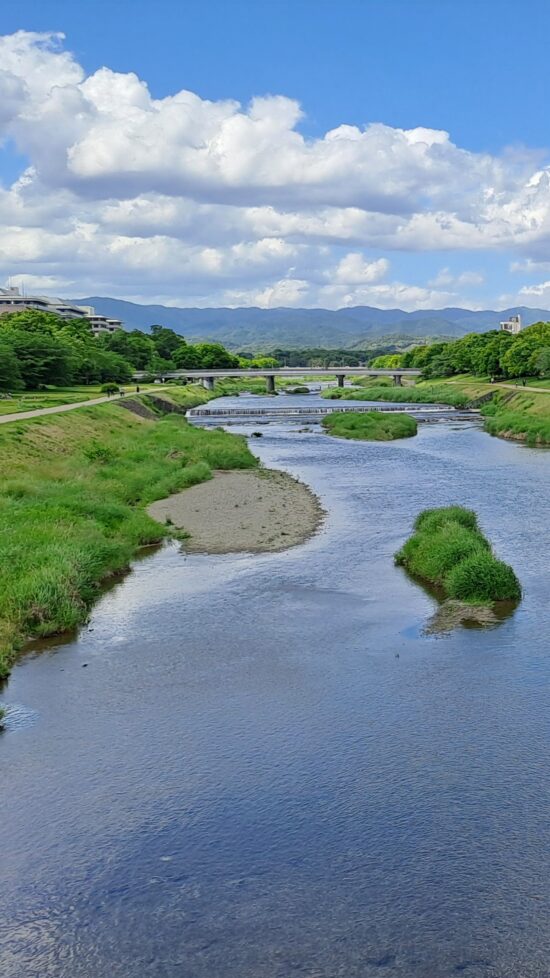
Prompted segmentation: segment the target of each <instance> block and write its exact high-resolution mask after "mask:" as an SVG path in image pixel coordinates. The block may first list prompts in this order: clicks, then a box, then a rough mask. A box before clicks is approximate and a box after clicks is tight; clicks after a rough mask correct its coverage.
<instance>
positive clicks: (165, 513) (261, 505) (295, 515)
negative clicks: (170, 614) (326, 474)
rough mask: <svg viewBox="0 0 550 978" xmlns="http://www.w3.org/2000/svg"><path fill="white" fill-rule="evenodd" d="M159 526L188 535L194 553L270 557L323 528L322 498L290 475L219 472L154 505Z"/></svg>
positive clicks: (152, 511) (188, 545) (151, 511)
mask: <svg viewBox="0 0 550 978" xmlns="http://www.w3.org/2000/svg"><path fill="white" fill-rule="evenodd" d="M148 513H149V515H150V516H152V517H153V519H155V520H158V522H159V523H164V524H166V523H167V522H168V524H169V525H173V526H175V527H178V529H182V530H185V531H186V533H188V534H189V539H188V540H187V541H186V543H185V549H186V550H187V551H188V552H190V553H211V554H227V553H266V552H276V551H279V550H286V549H287V548H288V547H295V546H296V545H297V544H300V543H303V542H304V541H305V540H307V539H308V538H309V537H310V536H312V535H313V534H314V533H315V532H316V530H317V529H318V528H319V526H320V524H321V521H322V518H323V511H322V509H321V506H320V504H319V501H318V499H317V497H316V496H315V495H314V494H313V493H312V492H311V490H310V489H309V488H308V487H307V486H305V485H304V484H303V483H302V482H298V481H297V480H296V479H293V478H292V476H290V475H288V474H287V473H286V472H277V471H273V470H269V469H268V470H251V471H246V472H214V473H213V479H212V480H211V481H210V482H208V483H206V484H204V485H201V486H195V487H194V488H191V489H186V490H185V491H184V492H180V493H177V494H175V495H172V496H170V497H169V498H168V499H163V500H159V501H158V502H154V503H152V505H151V506H149V508H148Z"/></svg>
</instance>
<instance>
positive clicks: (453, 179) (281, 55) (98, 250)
mask: <svg viewBox="0 0 550 978" xmlns="http://www.w3.org/2000/svg"><path fill="white" fill-rule="evenodd" d="M15 32H26V33H24V34H20V35H17V36H16V40H13V36H14V34H15ZM51 33H62V34H64V36H65V37H64V40H60V39H59V38H57V39H55V40H47V39H45V37H38V35H40V34H42V35H46V34H51ZM0 34H1V35H3V39H4V44H5V47H4V51H3V52H2V51H0V86H1V84H2V79H3V83H4V85H5V86H6V87H5V92H3V90H2V89H1V87H0V95H3V99H0V105H1V104H2V102H3V104H4V105H5V106H7V108H6V111H5V113H4V115H5V116H6V117H5V118H4V117H3V115H2V109H1V108H0V139H2V140H3V142H2V143H1V144H0V146H1V148H0V180H1V185H2V188H3V189H2V191H1V192H0V219H2V223H3V224H4V225H7V227H8V229H9V232H10V233H9V235H8V240H7V243H5V245H4V249H5V250H4V253H2V251H0V278H1V277H2V276H4V277H6V276H8V275H9V276H11V277H12V278H13V279H14V280H18V278H17V277H18V276H23V278H22V279H21V281H24V282H25V284H26V285H27V287H29V288H30V287H31V286H33V285H34V286H36V287H40V288H42V289H43V290H44V291H52V290H54V291H64V292H65V293H66V294H68V295H73V296H77V295H83V294H85V293H86V294H89V293H91V292H93V293H95V294H99V293H101V294H112V295H119V296H123V297H126V298H131V299H135V300H137V301H166V302H169V303H181V304H200V305H209V304H213V305H214V304H231V305H239V304H246V305H250V304H259V305H286V304H289V305H328V306H332V307H336V306H338V305H353V304H356V303H357V304H372V305H383V306H386V307H390V306H393V305H398V306H401V307H404V308H417V307H418V308H422V307H429V306H431V305H436V306H442V305H447V304H452V305H457V304H466V305H469V306H472V307H482V306H486V305H492V306H501V307H502V306H503V305H505V304H512V303H514V304H515V303H516V302H517V303H521V304H525V305H529V306H541V307H545V306H549V305H550V246H549V243H548V242H549V241H550V236H549V228H550V179H549V175H548V172H547V166H548V164H549V163H550V146H549V144H550V133H549V131H548V123H547V117H548V116H547V105H548V102H549V96H550V81H549V71H548V67H547V63H548V56H547V38H548V36H549V34H550V5H549V4H548V3H543V2H539V0H526V2H522V3H520V2H519V0H509V2H506V0H498V2H496V0H485V2H484V0H478V2H472V0H461V2H460V3H458V2H456V0H408V2H406V0H376V2H372V0H362V2H359V0H340V3H333V2H328V0H294V2H292V3H290V2H287V0H277V2H265V0H256V2H253V0H232V2H231V3H227V2H226V3H221V2H219V0H201V2H196V0H183V2H182V0H180V2H176V0H174V2H166V0H157V2H155V3H152V2H150V3H146V2H144V0H134V2H132V3H129V2H110V3H106V2H104V0H96V2H95V3H92V2H88V0H83V2H81V3H79V4H72V3H69V2H68V0H67V2H55V0H42V2H35V0H32V2H31V0H22V2H20V3H19V4H18V6H17V8H16V7H15V5H11V9H6V8H5V9H4V10H3V12H2V15H1V16H0ZM10 37H11V40H10ZM2 53H3V55H4V56H1V55H2ZM105 69H107V70H106V71H105ZM2 71H3V75H2ZM134 75H137V76H138V78H139V79H140V81H141V82H142V83H143V84H144V86H145V89H144V88H143V85H142V86H140V84H139V83H138V82H135V84H134V82H133V81H132V79H133V78H134ZM8 76H9V77H8ZM144 91H145V92H146V96H145V95H144V94H143V92H144ZM182 91H187V92H191V93H193V96H192V99H191V100H190V101H189V100H186V98H182V97H177V98H176V104H175V105H174V99H173V97H174V96H177V93H180V92H182ZM6 93H7V94H6ZM60 93H62V95H61V94H60ZM252 100H256V102H253V101H252ZM258 100H260V101H258ZM251 101H252V104H253V106H254V105H256V106H257V108H251ZM232 103H235V104H233V107H232V108H230V107H229V106H231V104H232ZM236 103H239V105H236ZM298 105H299V107H300V108H299V110H298V108H297V106H298ZM258 106H259V107H258ZM335 132H336V136H334V135H330V134H331V133H335ZM152 133H153V135H151V134H152ZM327 133H328V134H329V135H328V136H327ZM403 133H404V134H405V135H403ZM440 133H441V134H445V133H446V134H448V136H446V137H445V136H443V135H438V134H440ZM411 134H412V135H411ZM298 139H299V140H300V143H299V144H298V142H297V140H298ZM29 168H30V169H29ZM22 174H24V176H23V177H21V175H22ZM0 247H1V246H0Z"/></svg>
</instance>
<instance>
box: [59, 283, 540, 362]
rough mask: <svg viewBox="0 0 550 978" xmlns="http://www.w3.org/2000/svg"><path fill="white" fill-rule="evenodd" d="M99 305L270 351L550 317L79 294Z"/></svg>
mask: <svg viewBox="0 0 550 978" xmlns="http://www.w3.org/2000/svg"><path fill="white" fill-rule="evenodd" d="M74 301H75V302H78V303H79V304H81V305H90V306H94V307H95V308H96V310H97V312H99V313H100V314H101V315H104V316H109V317H112V318H116V319H122V321H123V322H124V324H125V326H126V328H127V329H142V330H148V329H149V327H150V326H152V325H154V324H155V323H160V324H162V325H163V326H169V327H171V329H173V330H175V331H176V333H181V334H182V335H184V336H185V337H186V339H188V340H190V341H193V342H196V341H199V340H211V341H218V342H220V343H223V344H225V345H226V346H227V347H229V348H230V349H233V350H252V351H254V352H256V351H258V352H259V351H264V350H270V349H275V348H276V347H282V348H284V349H296V348H298V347H324V348H327V349H330V348H336V347H339V348H342V349H350V350H361V349H367V348H368V347H370V346H373V345H380V341H382V340H386V339H387V340H388V341H389V342H394V341H395V340H396V339H398V338H399V339H400V340H404V339H410V340H411V342H413V341H414V340H420V339H435V338H438V337H445V338H447V339H458V338H459V337H460V336H465V335H466V333H472V332H485V331H486V330H489V329H498V325H499V323H500V322H501V320H504V319H508V318H509V317H510V316H511V315H517V314H518V313H519V314H520V315H521V318H522V321H523V323H524V325H525V326H527V325H529V324H530V323H536V322H539V321H540V320H543V321H549V320H550V311H549V310H547V309H528V308H527V307H526V306H515V307H514V308H512V309H502V310H500V311H496V310H494V309H484V310H482V311H477V310H476V311H473V310H471V309H460V308H449V309H422V310H419V311H418V312H404V311H403V309H376V308H375V307H374V306H353V307H351V308H347V309H336V310H333V309H289V308H284V307H281V308H277V309H258V308H256V307H243V308H239V309H228V308H225V307H221V308H219V309H215V308H212V309H197V308H179V307H176V306H158V305H151V306H149V305H140V304H138V303H135V302H126V301H124V300H123V299H110V298H107V297H104V296H95V295H92V296H87V297H86V298H84V299H76V300H74Z"/></svg>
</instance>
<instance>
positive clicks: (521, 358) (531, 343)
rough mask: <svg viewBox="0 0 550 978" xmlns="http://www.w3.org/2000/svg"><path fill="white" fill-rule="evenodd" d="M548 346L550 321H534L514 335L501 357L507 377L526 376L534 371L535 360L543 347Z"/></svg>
mask: <svg viewBox="0 0 550 978" xmlns="http://www.w3.org/2000/svg"><path fill="white" fill-rule="evenodd" d="M547 346H550V323H534V324H533V326H528V327H527V329H524V330H522V331H521V333H518V335H517V336H514V338H513V343H511V344H510V346H509V347H508V349H507V351H506V353H505V354H504V356H503V357H502V367H503V370H504V371H505V373H506V376H507V377H527V376H529V374H532V373H534V372H536V366H535V364H536V361H537V357H538V355H539V353H540V352H541V350H542V349H543V348H544V347H547Z"/></svg>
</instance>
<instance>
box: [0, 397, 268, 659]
mask: <svg viewBox="0 0 550 978" xmlns="http://www.w3.org/2000/svg"><path fill="white" fill-rule="evenodd" d="M257 464H258V462H257V459H256V458H255V457H254V456H253V455H252V453H251V452H250V451H249V449H248V446H247V444H246V441H245V439H244V438H242V437H240V436H236V435H231V434H228V433H226V432H224V431H220V430H214V431H212V430H205V429H202V428H193V427H192V426H191V425H188V424H187V423H186V421H185V420H184V419H183V418H182V417H180V416H178V415H171V416H168V417H166V418H162V419H160V420H158V421H144V420H142V419H139V418H137V417H136V416H135V415H133V414H131V413H130V412H129V411H126V410H124V409H123V408H121V407H120V406H119V405H117V404H105V405H101V406H99V405H98V406H96V407H89V408H86V407H85V408H82V409H81V410H79V411H74V412H70V413H66V414H60V415H56V416H48V417H42V418H37V419H34V420H32V421H24V422H23V421H16V422H13V423H11V424H7V425H3V426H2V427H0V566H1V567H2V588H1V590H0V677H5V676H6V675H7V674H8V672H9V669H10V666H11V664H12V663H13V661H14V658H15V654H16V650H17V649H18V648H20V647H21V645H22V644H23V643H24V641H25V639H26V638H27V637H29V636H45V635H52V634H55V633H58V632H62V631H65V630H67V629H70V628H72V627H74V626H76V625H78V624H79V623H80V622H82V621H83V620H84V619H85V618H86V614H87V610H88V608H89V606H90V604H91V602H92V601H93V600H94V598H95V597H96V596H97V594H98V592H99V588H100V585H101V582H102V581H103V580H104V579H105V578H106V577H108V576H109V575H112V574H114V573H116V572H119V571H121V570H123V569H125V568H126V567H128V564H129V561H130V560H131V559H132V557H133V556H134V555H135V554H136V552H137V550H138V548H140V547H142V546H144V545H147V544H152V543H156V542H159V541H160V540H162V538H163V537H164V536H166V534H167V533H168V528H166V527H163V526H160V525H159V524H158V523H156V522H155V521H154V520H152V519H151V518H150V517H149V516H148V515H147V513H146V512H145V507H146V506H147V505H148V504H149V503H151V502H152V501H153V500H155V499H160V498H163V497H166V496H168V495H169V494H170V493H172V492H175V491H177V490H180V489H183V488H185V487H187V486H191V485H194V484H196V483H199V482H203V481H204V480H206V479H208V478H210V476H211V471H212V469H214V468H215V469H235V468H251V467H253V466H256V465H257Z"/></svg>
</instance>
